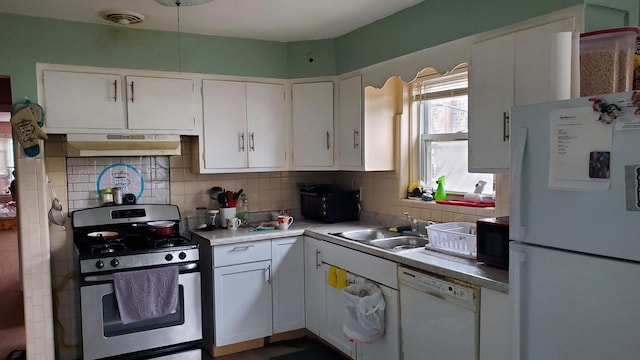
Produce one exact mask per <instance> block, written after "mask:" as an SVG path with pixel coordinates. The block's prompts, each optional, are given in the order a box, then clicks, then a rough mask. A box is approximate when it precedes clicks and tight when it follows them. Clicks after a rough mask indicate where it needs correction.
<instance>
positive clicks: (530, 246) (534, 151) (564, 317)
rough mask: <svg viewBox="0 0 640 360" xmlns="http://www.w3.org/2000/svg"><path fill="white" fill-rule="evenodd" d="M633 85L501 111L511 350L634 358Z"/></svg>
mask: <svg viewBox="0 0 640 360" xmlns="http://www.w3.org/2000/svg"><path fill="white" fill-rule="evenodd" d="M633 95H634V94H633V93H632V92H628V93H619V94H607V95H602V96H596V97H589V98H578V99H571V100H566V101H558V102H551V103H542V104H534V105H527V106H518V107H514V108H513V109H512V111H511V125H510V156H511V158H510V214H509V215H510V218H509V221H510V228H509V230H510V239H511V240H514V241H512V242H511V246H510V264H509V297H510V315H511V326H512V328H511V335H512V339H511V347H512V349H511V350H512V358H513V359H554V360H563V359H566V360H573V359H580V360H585V359H598V360H601V359H616V360H619V359H640V117H639V116H637V115H635V113H636V112H637V113H640V110H639V109H638V107H637V104H636V102H635V100H634V99H633Z"/></svg>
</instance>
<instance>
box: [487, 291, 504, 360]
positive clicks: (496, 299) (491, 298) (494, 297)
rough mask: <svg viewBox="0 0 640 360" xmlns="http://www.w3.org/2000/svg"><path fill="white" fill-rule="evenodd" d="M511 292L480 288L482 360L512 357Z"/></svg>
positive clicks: (502, 359) (501, 359)
mask: <svg viewBox="0 0 640 360" xmlns="http://www.w3.org/2000/svg"><path fill="white" fill-rule="evenodd" d="M510 334H511V330H510V327H509V294H505V293H502V292H499V291H495V290H491V289H487V288H482V289H480V360H508V359H511V347H510Z"/></svg>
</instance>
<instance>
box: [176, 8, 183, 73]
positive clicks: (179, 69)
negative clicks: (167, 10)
mask: <svg viewBox="0 0 640 360" xmlns="http://www.w3.org/2000/svg"><path fill="white" fill-rule="evenodd" d="M180 4H181V2H180V0H176V9H177V13H178V72H182V52H181V51H180V48H181V47H182V44H181V43H180Z"/></svg>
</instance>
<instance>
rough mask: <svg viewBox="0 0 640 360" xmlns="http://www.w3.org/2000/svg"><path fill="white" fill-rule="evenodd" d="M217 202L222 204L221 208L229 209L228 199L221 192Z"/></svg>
mask: <svg viewBox="0 0 640 360" xmlns="http://www.w3.org/2000/svg"><path fill="white" fill-rule="evenodd" d="M217 200H218V202H219V203H220V207H228V206H229V203H228V202H227V197H226V195H225V193H224V192H220V193H219V194H218V196H217Z"/></svg>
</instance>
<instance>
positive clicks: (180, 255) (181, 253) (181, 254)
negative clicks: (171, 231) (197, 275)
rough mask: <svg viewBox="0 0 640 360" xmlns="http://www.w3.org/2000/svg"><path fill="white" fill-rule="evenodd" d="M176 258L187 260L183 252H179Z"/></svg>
mask: <svg viewBox="0 0 640 360" xmlns="http://www.w3.org/2000/svg"><path fill="white" fill-rule="evenodd" d="M178 257H179V258H180V260H184V259H186V258H187V254H185V252H184V251H182V252H180V254H178Z"/></svg>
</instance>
